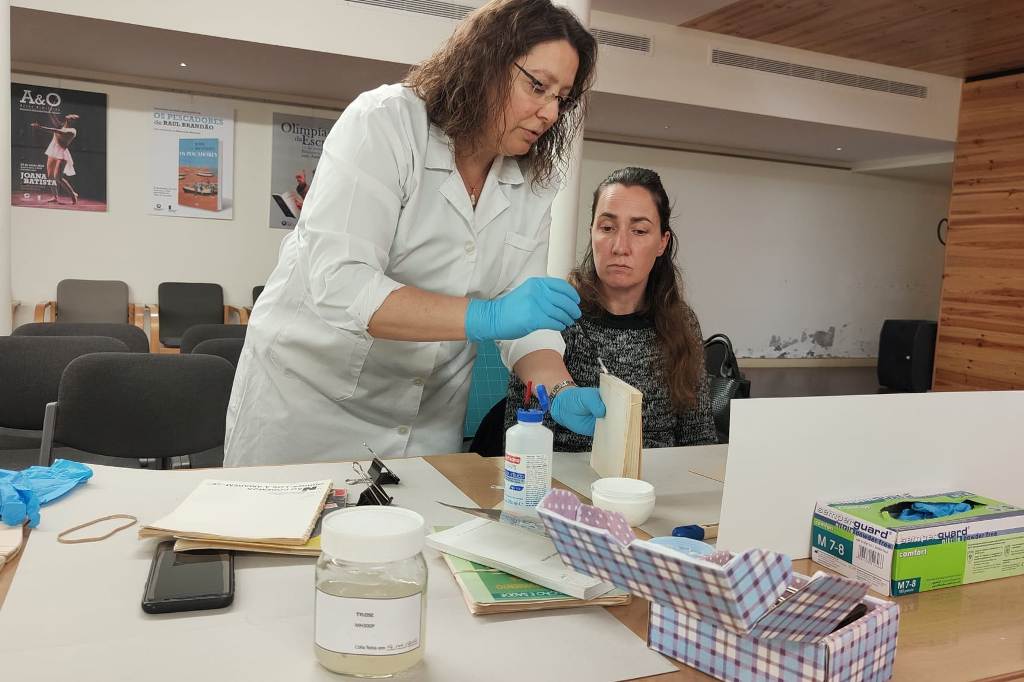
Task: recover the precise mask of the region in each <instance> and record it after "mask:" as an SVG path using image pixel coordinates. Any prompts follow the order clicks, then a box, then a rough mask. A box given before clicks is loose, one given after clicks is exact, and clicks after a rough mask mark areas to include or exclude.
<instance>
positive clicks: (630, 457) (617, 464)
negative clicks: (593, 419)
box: [590, 374, 643, 478]
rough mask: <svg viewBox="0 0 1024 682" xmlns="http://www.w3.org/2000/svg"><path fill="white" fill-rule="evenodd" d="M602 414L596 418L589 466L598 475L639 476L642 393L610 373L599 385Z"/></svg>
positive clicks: (603, 376) (641, 438)
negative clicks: (602, 402) (602, 403)
mask: <svg viewBox="0 0 1024 682" xmlns="http://www.w3.org/2000/svg"><path fill="white" fill-rule="evenodd" d="M599 390H600V392H601V400H603V401H604V406H605V416H604V418H603V419H598V420H597V426H596V427H595V429H594V444H593V446H592V449H591V453H590V467H591V468H592V469H593V470H594V471H596V472H597V473H598V475H599V476H600V477H601V478H608V477H620V476H621V477H625V478H640V451H641V447H642V445H643V424H642V415H641V405H642V402H643V393H641V392H640V391H638V390H637V389H635V388H633V387H632V386H630V385H629V384H627V383H626V382H625V381H623V380H622V379H619V378H618V377H614V376H612V375H611V374H602V375H601V383H600V386H599Z"/></svg>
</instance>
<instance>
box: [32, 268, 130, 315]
mask: <svg viewBox="0 0 1024 682" xmlns="http://www.w3.org/2000/svg"><path fill="white" fill-rule="evenodd" d="M128 299H129V296H128V285H127V284H125V283H124V282H122V281H120V280H99V279H63V280H61V281H60V282H58V283H57V298H56V300H53V301H46V302H44V303H40V304H38V305H37V306H36V310H35V321H36V322H46V311H47V310H49V311H50V322H120V323H125V322H127V323H129V324H138V322H139V321H140V320H137V319H136V312H140V313H141V310H139V311H136V309H135V305H134V304H133V303H131V302H130V301H129V300H128Z"/></svg>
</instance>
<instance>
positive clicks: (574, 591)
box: [427, 519, 613, 600]
mask: <svg viewBox="0 0 1024 682" xmlns="http://www.w3.org/2000/svg"><path fill="white" fill-rule="evenodd" d="M427 545H428V546H430V547H433V548H434V549H436V550H438V551H440V552H444V553H445V554H451V555H454V556H457V557H461V558H463V559H468V560H469V561H475V562H476V563H478V564H483V565H484V566H490V567H493V568H498V569H500V570H502V571H505V572H506V573H510V574H512V575H515V576H519V577H521V578H526V579H527V580H529V581H531V582H534V583H537V584H538V585H543V586H544V587H547V588H550V589H552V590H555V591H557V592H561V593H563V594H567V595H569V596H572V597H575V598H577V599H588V600H589V599H594V598H595V597H598V596H600V595H603V594H605V593H607V592H609V591H611V590H612V589H613V586H612V584H611V583H607V582H605V581H603V580H599V579H597V578H593V577H591V576H589V575H586V574H583V573H578V572H576V571H574V570H573V569H571V568H569V567H568V566H566V565H565V564H564V563H563V562H562V558H561V556H559V554H558V550H557V549H555V543H554V542H552V541H551V538H549V537H546V536H543V535H540V534H538V533H534V532H529V531H526V530H523V529H521V528H517V527H515V526H513V525H511V524H508V523H500V522H497V521H488V520H487V519H473V520H472V521H467V522H466V523H463V524H461V525H458V526H455V527H454V528H449V529H448V530H444V531H441V532H438V533H434V534H432V535H428V536H427Z"/></svg>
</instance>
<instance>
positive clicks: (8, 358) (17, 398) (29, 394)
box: [0, 336, 128, 431]
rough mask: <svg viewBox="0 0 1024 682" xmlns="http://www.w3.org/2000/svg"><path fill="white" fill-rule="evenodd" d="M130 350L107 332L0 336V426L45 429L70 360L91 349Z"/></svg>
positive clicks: (93, 350) (106, 351)
mask: <svg viewBox="0 0 1024 682" xmlns="http://www.w3.org/2000/svg"><path fill="white" fill-rule="evenodd" d="M127 351H128V347H127V346H125V344H124V342H122V341H118V340H117V339H112V338H109V337H106V336H41V337H29V336H0V426H3V427H6V428H10V429H28V430H34V431H38V430H40V429H42V428H43V414H44V413H45V411H46V404H47V403H50V402H53V401H54V400H56V399H57V393H58V387H59V386H60V378H61V374H62V373H63V372H64V368H65V367H67V366H68V363H70V362H71V361H72V360H74V359H75V358H77V357H79V356H82V355H86V354H88V353H112V352H120V353H124V352H127Z"/></svg>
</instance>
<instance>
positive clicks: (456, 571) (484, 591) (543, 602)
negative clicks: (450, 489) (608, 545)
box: [435, 529, 631, 615]
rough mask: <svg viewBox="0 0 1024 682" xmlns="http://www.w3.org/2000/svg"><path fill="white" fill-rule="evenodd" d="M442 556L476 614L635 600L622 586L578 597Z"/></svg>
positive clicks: (489, 568) (476, 564)
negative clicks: (599, 593)
mask: <svg viewBox="0 0 1024 682" xmlns="http://www.w3.org/2000/svg"><path fill="white" fill-rule="evenodd" d="M435 530H441V529H435ZM441 556H443V557H444V560H445V563H447V564H448V568H450V569H451V571H452V574H453V575H454V576H455V582H456V583H457V584H458V585H459V589H460V590H461V591H462V596H463V599H464V600H465V602H466V606H467V607H469V611H470V613H472V614H474V615H486V614H489V613H515V612H519V611H539V610H542V609H568V608H576V607H578V606H618V605H620V604H628V603H629V602H630V599H631V595H630V594H629V593H628V592H625V591H623V590H619V589H615V590H612V591H611V592H608V593H607V594H605V595H602V596H600V597H597V598H595V599H590V600H583V599H576V598H575V597H571V596H569V595H567V594H564V593H562V592H559V591H557V590H552V589H550V588H547V587H544V586H542V585H538V584H537V583H534V582H531V581H529V580H526V579H525V578H519V577H517V576H514V575H512V574H511V573H506V572H505V571H502V570H499V569H497V568H491V567H490V566H484V565H483V564H478V563H476V562H475V561H469V560H467V559H462V558H460V557H457V556H452V555H450V554H442V555H441Z"/></svg>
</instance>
